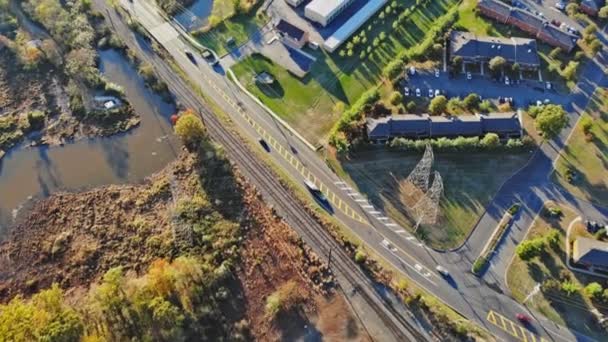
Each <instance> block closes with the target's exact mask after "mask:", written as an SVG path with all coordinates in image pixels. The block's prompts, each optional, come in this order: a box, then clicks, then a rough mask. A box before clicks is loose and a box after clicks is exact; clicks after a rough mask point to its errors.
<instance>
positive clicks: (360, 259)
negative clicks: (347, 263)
mask: <svg viewBox="0 0 608 342" xmlns="http://www.w3.org/2000/svg"><path fill="white" fill-rule="evenodd" d="M366 260H367V254H365V252H364V251H363V250H362V249H358V250H357V252H356V253H355V262H357V263H358V264H363V263H365V261H366Z"/></svg>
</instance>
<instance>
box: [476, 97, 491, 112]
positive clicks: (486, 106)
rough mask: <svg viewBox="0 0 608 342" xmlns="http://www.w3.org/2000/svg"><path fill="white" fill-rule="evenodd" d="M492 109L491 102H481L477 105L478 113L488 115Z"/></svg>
mask: <svg viewBox="0 0 608 342" xmlns="http://www.w3.org/2000/svg"><path fill="white" fill-rule="evenodd" d="M493 108H494V105H493V104H492V102H490V101H488V100H483V101H482V102H481V103H480V104H479V111H480V112H482V113H489V112H491V111H492V109H493Z"/></svg>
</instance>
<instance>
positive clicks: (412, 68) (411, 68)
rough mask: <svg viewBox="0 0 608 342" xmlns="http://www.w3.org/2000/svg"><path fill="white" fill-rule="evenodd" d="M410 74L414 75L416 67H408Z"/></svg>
mask: <svg viewBox="0 0 608 342" xmlns="http://www.w3.org/2000/svg"><path fill="white" fill-rule="evenodd" d="M410 75H412V76H413V75H416V68H414V67H413V66H411V67H410Z"/></svg>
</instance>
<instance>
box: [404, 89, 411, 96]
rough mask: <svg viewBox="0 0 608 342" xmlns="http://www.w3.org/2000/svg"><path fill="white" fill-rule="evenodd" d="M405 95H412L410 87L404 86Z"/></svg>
mask: <svg viewBox="0 0 608 342" xmlns="http://www.w3.org/2000/svg"><path fill="white" fill-rule="evenodd" d="M403 95H405V96H410V88H408V87H405V88H403Z"/></svg>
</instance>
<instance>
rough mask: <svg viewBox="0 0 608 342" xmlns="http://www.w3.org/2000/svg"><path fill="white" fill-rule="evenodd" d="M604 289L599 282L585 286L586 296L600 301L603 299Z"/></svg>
mask: <svg viewBox="0 0 608 342" xmlns="http://www.w3.org/2000/svg"><path fill="white" fill-rule="evenodd" d="M603 292H604V289H603V288H602V285H600V284H599V283H597V282H592V283H589V285H587V286H585V294H586V295H587V296H589V298H591V299H593V300H598V299H600V298H601V297H602V293H603Z"/></svg>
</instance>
